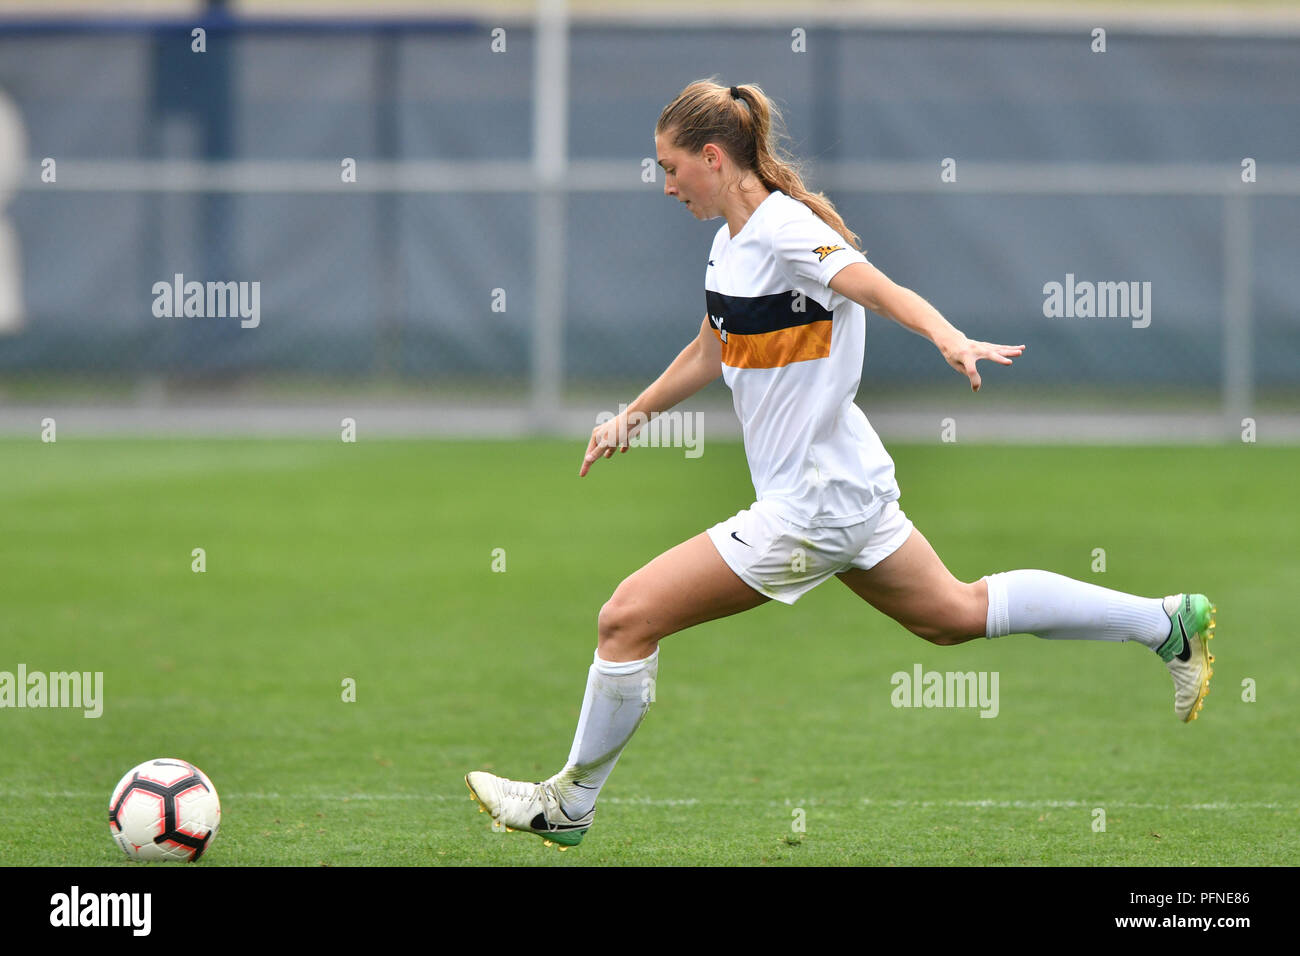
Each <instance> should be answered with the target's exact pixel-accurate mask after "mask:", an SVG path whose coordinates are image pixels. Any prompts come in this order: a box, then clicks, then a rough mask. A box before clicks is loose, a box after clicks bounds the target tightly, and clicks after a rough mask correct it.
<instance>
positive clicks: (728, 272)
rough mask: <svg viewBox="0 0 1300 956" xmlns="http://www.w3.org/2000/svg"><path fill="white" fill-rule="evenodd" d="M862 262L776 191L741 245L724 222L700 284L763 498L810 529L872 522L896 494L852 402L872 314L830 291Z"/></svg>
mask: <svg viewBox="0 0 1300 956" xmlns="http://www.w3.org/2000/svg"><path fill="white" fill-rule="evenodd" d="M866 261H867V260H866V258H865V257H864V256H863V255H862V254H861V253H860V252H857V251H856V250H854V249H853V248H852V247H851V246H849V245H848V243H846V242H845V241H844V239H843V237H842V236H840V235H839V233H837V232H836V231H835V230H834V229H832V228H831V227H830V226H828V225H827V224H826V223H825V222H823V221H822V220H821V219H819V218H818V217H817V215H816V214H815V213H813V211H812V210H811V209H809V208H808V207H807V206H805V205H804V204H803V203H801V202H799V201H797V200H795V199H791V198H790V197H789V196H787V195H785V194H784V193H782V192H780V191H774V192H772V193H771V194H770V195H769V196H768V197H767V198H766V199H764V200H763V202H762V203H760V204H759V206H758V208H757V209H755V210H754V213H753V215H751V216H750V217H749V221H748V222H746V223H745V225H744V226H743V227H742V228H741V230H740V232H739V233H737V234H736V236H735V238H732V236H731V234H730V231H729V229H728V226H727V225H726V224H725V223H724V224H723V226H722V228H720V229H719V230H718V234H717V236H716V237H715V238H714V240H713V249H712V250H711V251H710V253H709V265H708V269H707V270H706V271H705V274H704V289H705V298H706V300H707V302H708V314H709V321H710V322H711V323H712V325H713V332H714V334H715V335H717V336H718V338H719V340H720V341H721V342H722V377H723V379H724V380H725V381H726V383H727V385H728V387H730V388H731V391H732V395H733V398H734V400H735V405H736V414H737V415H738V416H740V423H741V427H742V428H743V430H744V436H745V455H746V457H747V458H748V459H749V471H750V475H751V476H752V477H753V480H754V492H755V495H756V496H757V499H758V500H760V501H762V500H764V499H767V498H778V499H781V501H782V502H783V506H784V507H783V512H784V513H786V514H787V515H788V516H789V519H790V520H791V521H793V522H794V523H796V524H798V525H801V526H803V527H807V528H813V527H844V526H847V525H850V524H855V523H857V522H860V521H864V520H867V519H869V518H870V517H871V516H872V515H873V514H874V513H875V512H876V511H877V510H878V509H879V508H880V507H881V506H882V505H883V504H884V503H885V502H887V501H892V500H894V499H897V498H898V496H899V492H898V484H897V483H896V482H895V480H894V462H893V460H892V459H891V458H890V457H889V454H888V453H887V452H886V451H885V448H884V446H883V445H882V444H881V443H880V439H879V437H877V435H876V433H875V430H874V429H872V427H871V425H870V424H869V423H868V422H867V416H866V415H864V414H863V413H862V410H861V409H860V408H858V406H857V405H855V404H854V403H853V398H854V396H855V395H857V392H858V384H859V382H860V381H861V378H862V360H863V354H864V350H865V346H866V313H865V312H864V310H863V308H862V306H860V305H859V304H858V303H856V302H854V301H853V300H852V299H847V298H845V297H844V296H842V295H840V294H839V293H837V292H834V291H832V290H831V289H830V288H829V287H828V286H827V283H828V282H829V281H830V280H831V278H832V277H833V276H834V275H835V273H837V272H839V271H840V270H841V269H843V268H844V267H845V266H847V265H850V264H852V263H854V262H866Z"/></svg>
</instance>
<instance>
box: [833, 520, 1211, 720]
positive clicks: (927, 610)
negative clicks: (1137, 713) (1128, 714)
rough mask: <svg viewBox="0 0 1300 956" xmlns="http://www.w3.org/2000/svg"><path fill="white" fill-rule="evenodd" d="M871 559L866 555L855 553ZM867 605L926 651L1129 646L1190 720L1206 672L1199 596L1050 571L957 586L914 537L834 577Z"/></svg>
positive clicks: (1203, 608) (1205, 625) (1207, 618)
mask: <svg viewBox="0 0 1300 956" xmlns="http://www.w3.org/2000/svg"><path fill="white" fill-rule="evenodd" d="M864 555H867V556H868V558H870V548H868V549H867V550H866V551H864ZM839 578H840V580H842V581H843V582H844V583H845V584H846V585H848V586H849V588H851V589H852V590H853V592H854V593H855V594H857V595H858V596H859V597H861V598H862V599H863V600H865V601H867V602H868V603H870V604H871V605H872V606H873V607H875V608H877V609H878V610H880V611H882V612H884V613H885V614H888V615H889V616H890V617H892V618H893V619H894V620H896V621H898V622H899V623H900V624H902V625H903V626H904V627H906V628H907V629H908V630H910V631H912V633H914V634H917V635H918V636H920V637H923V638H925V639H926V640H928V641H931V642H932V643H935V644H960V643H963V642H964V641H968V640H971V639H972V638H975V637H1003V636H1005V635H1007V634H1033V635H1035V636H1037V637H1041V638H1045V639H1048V640H1083V641H1137V642H1139V643H1141V644H1145V645H1146V646H1147V647H1149V648H1151V650H1153V651H1154V652H1156V654H1158V655H1159V657H1160V658H1161V660H1163V661H1164V662H1165V664H1166V666H1167V667H1168V669H1169V672H1170V674H1171V675H1172V677H1173V680H1174V712H1175V714H1176V715H1177V716H1178V718H1179V719H1180V720H1183V721H1189V720H1195V719H1196V715H1197V713H1198V712H1199V711H1200V708H1201V705H1202V701H1203V700H1204V698H1205V695H1206V694H1207V693H1209V681H1210V677H1211V675H1212V674H1213V673H1214V671H1213V669H1212V668H1211V666H1210V665H1211V664H1212V663H1213V661H1214V656H1213V655H1212V654H1210V653H1209V650H1208V648H1207V646H1206V642H1207V641H1208V640H1209V639H1210V638H1211V637H1213V635H1214V607H1213V605H1211V604H1210V602H1209V599H1208V598H1206V597H1205V596H1204V595H1201V594H1178V595H1171V596H1169V597H1166V598H1164V599H1163V600H1161V599H1160V598H1143V597H1137V596H1135V595H1132V594H1125V593H1123V592H1121V591H1113V590H1111V589H1109V588H1103V587H1099V586H1097V585H1095V584H1087V583H1085V582H1083V581H1076V580H1074V579H1073V578H1067V577H1065V576H1064V575H1060V574H1054V573H1052V572H1050V571H1037V570H1019V571H1006V572H1003V573H1000V574H991V575H987V576H985V577H983V578H981V579H980V580H978V581H975V582H973V583H970V584H967V583H964V582H962V581H959V580H957V578H955V577H954V576H953V575H952V574H951V573H950V572H949V571H948V569H947V568H946V567H944V564H943V562H942V561H941V560H939V556H938V555H937V554H935V552H934V549H933V548H932V547H930V543H929V542H928V541H926V539H925V536H924V535H922V534H921V532H920V531H918V530H916V529H912V531H911V534H910V535H908V537H907V539H906V540H905V541H904V543H903V544H902V545H900V546H899V547H898V548H897V549H896V550H894V551H893V552H892V553H889V554H888V556H887V557H884V558H881V559H880V560H879V561H877V562H876V563H874V564H872V565H871V566H870V567H869V568H866V569H864V568H861V567H854V568H851V569H849V570H847V571H844V572H841V573H840V575H839Z"/></svg>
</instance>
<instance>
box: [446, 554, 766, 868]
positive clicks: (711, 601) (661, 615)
mask: <svg viewBox="0 0 1300 956" xmlns="http://www.w3.org/2000/svg"><path fill="white" fill-rule="evenodd" d="M767 600H768V599H767V597H766V596H764V595H762V594H760V593H759V592H758V591H756V590H754V589H753V588H751V587H750V586H749V585H747V584H746V583H745V582H744V581H742V580H741V579H740V577H739V576H737V574H736V572H734V571H733V570H731V568H730V567H729V566H728V565H727V563H726V562H725V561H723V559H722V556H721V555H720V554H719V553H718V550H717V548H716V547H715V546H714V544H713V542H712V541H711V540H710V538H709V536H708V534H707V533H701V534H698V535H696V536H695V537H693V538H691V539H690V540H688V541H684V542H683V543H681V544H679V545H677V546H676V547H675V548H672V549H670V550H668V551H666V552H664V553H663V554H661V555H659V557H657V558H655V559H654V560H653V561H651V562H650V563H649V564H647V565H646V566H645V567H643V568H641V569H640V570H639V571H637V572H635V573H634V574H632V575H631V576H629V577H628V578H627V579H626V580H624V581H623V583H622V584H620V585H619V586H618V588H617V589H616V590H615V591H614V594H613V596H612V597H611V598H610V599H609V601H607V602H606V603H605V606H604V607H602V608H601V610H600V617H599V620H598V642H599V643H598V646H597V649H596V655H595V660H594V661H593V663H592V665H591V668H590V669H589V670H588V672H587V689H586V694H585V696H584V697H583V701H582V711H581V713H580V715H579V717H578V729H577V732H576V734H575V735H574V739H573V746H572V748H571V749H570V751H569V759H568V761H567V762H566V764H565V766H564V769H562V770H561V771H560V772H559V773H557V774H555V775H554V776H553V777H550V778H549V779H547V780H544V781H542V782H541V783H525V782H522V781H516V780H507V779H505V778H503V777H497V776H494V775H493V774H489V773H485V772H483V771H476V772H474V773H471V774H469V775H468V776H467V777H466V778H465V782H466V784H467V785H468V786H469V789H470V793H471V794H473V796H474V799H475V800H477V801H478V803H479V807H480V809H482V810H485V811H487V812H489V813H491V814H492V817H493V819H494V821H496V822H497V823H498V824H499V825H502V826H505V827H506V828H507V829H511V830H525V831H528V832H530V833H536V834H537V835H539V836H541V837H543V838H544V839H545V840H546V842H547V843H548V844H550V843H556V844H558V845H559V846H560V848H561V849H564V848H565V847H568V846H574V845H576V844H578V843H579V842H581V840H582V837H583V835H584V834H585V833H586V832H587V830H588V828H589V827H590V826H591V824H592V821H593V819H594V817H595V806H596V797H597V796H598V795H599V793H600V788H601V787H602V786H604V784H605V781H606V780H607V779H608V778H609V775H610V773H611V772H612V771H613V769H614V765H615V764H616V763H617V762H618V758H619V755H620V754H621V753H622V752H623V747H624V746H625V745H626V744H627V742H628V740H630V739H631V737H632V734H633V733H634V732H635V731H636V729H637V727H638V726H640V724H641V721H642V719H643V718H644V717H645V715H646V712H647V711H648V710H649V708H650V704H651V702H652V701H653V700H654V692H655V679H656V677H657V674H658V664H659V650H658V643H659V640H660V639H661V638H663V637H667V636H668V635H669V634H674V633H676V632H677V631H680V630H683V629H685V628H688V627H691V626H693V625H695V624H701V623H703V622H705V621H712V620H715V619H717V618H720V617H727V616H728V615H731V614H736V613H739V612H740V611H745V610H749V609H750V608H753V607H757V606H758V605H760V604H763V603H764V602H766V601H767Z"/></svg>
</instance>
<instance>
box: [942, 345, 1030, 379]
mask: <svg viewBox="0 0 1300 956" xmlns="http://www.w3.org/2000/svg"><path fill="white" fill-rule="evenodd" d="M1024 350H1025V347H1024V346H1023V345H994V344H993V343H992V342H975V341H973V340H971V339H968V338H966V336H964V335H963V336H961V338H956V339H951V340H948V341H944V342H940V343H939V351H940V352H942V353H943V358H944V361H946V362H947V363H948V364H949V365H951V366H952V367H953V368H955V369H956V370H957V371H959V372H961V373H962V374H963V375H965V376H966V377H967V378H968V379H970V388H971V391H972V392H978V391H979V390H980V373H979V370H978V369H977V368H976V367H975V363H976V362H978V361H979V360H980V359H988V360H989V361H990V362H997V363H998V364H999V365H1010V364H1011V357H1012V356H1013V355H1020V354H1021V353H1022V352H1024Z"/></svg>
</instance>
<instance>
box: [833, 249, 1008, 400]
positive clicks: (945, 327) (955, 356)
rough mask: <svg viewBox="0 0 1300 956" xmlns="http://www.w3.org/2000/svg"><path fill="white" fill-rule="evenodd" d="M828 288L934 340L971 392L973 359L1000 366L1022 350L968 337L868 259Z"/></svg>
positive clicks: (975, 379) (976, 382)
mask: <svg viewBox="0 0 1300 956" xmlns="http://www.w3.org/2000/svg"><path fill="white" fill-rule="evenodd" d="M830 287H831V289H833V290H834V291H836V292H838V293H839V294H840V295H842V296H845V297H846V298H849V299H852V300H853V301H854V302H857V303H859V304H860V305H862V306H863V307H864V308H867V309H870V310H871V311H872V312H875V313H878V314H879V315H883V316H884V317H885V318H887V319H893V320H894V321H895V322H897V323H898V324H899V325H901V326H903V328H905V329H911V330H912V331H913V332H915V333H916V334H917V335H923V336H925V337H926V338H927V339H929V340H930V341H931V342H933V343H934V345H935V347H936V348H937V349H938V350H939V352H940V354H942V355H943V358H944V361H945V362H947V363H948V364H949V365H951V366H952V367H953V368H955V369H956V370H957V371H959V372H961V373H962V374H963V375H965V376H966V377H967V378H968V379H970V387H971V391H975V392H978V391H979V390H980V373H979V371H978V369H976V367H975V363H976V362H978V361H979V360H980V359H988V360H989V361H991V362H997V363H998V364H999V365H1010V364H1011V357H1012V356H1014V355H1020V354H1021V353H1022V352H1024V350H1025V347H1024V345H994V344H993V343H992V342H976V341H975V340H973V339H969V338H967V337H966V336H965V335H964V334H962V332H961V331H960V330H958V329H956V328H954V327H953V326H952V324H951V323H950V322H949V321H948V320H947V319H945V318H944V317H943V316H942V315H941V314H940V313H939V310H938V309H936V308H935V307H934V306H932V305H931V304H930V303H929V302H926V301H925V299H923V298H921V297H920V296H919V295H917V294H916V293H915V292H913V291H912V290H911V289H907V288H904V287H903V286H901V285H898V284H897V283H895V282H893V281H891V280H890V278H889V277H888V276H887V275H885V274H884V273H883V272H881V271H880V270H879V269H877V268H876V267H875V266H873V265H871V264H870V263H867V262H855V263H853V264H851V265H847V266H845V267H844V268H843V269H841V270H840V271H839V272H837V273H835V275H834V276H833V277H832V278H831V281H830Z"/></svg>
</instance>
